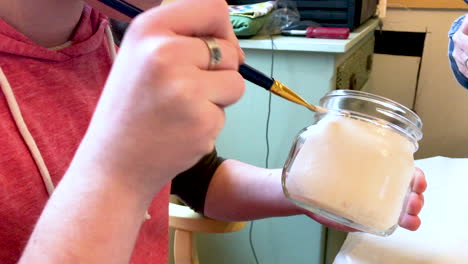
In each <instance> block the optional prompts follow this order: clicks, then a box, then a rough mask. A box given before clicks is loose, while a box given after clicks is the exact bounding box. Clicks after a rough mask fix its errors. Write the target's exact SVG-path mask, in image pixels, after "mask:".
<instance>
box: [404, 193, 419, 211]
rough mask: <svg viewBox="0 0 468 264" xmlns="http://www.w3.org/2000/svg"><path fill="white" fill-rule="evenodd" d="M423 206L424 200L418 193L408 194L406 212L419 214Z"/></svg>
mask: <svg viewBox="0 0 468 264" xmlns="http://www.w3.org/2000/svg"><path fill="white" fill-rule="evenodd" d="M422 208H423V200H422V199H421V198H420V196H419V195H418V194H417V193H414V192H413V193H410V194H409V196H408V205H407V206H406V214H408V215H414V216H417V215H418V214H419V213H420V212H421V209H422Z"/></svg>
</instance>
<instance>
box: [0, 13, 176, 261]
mask: <svg viewBox="0 0 468 264" xmlns="http://www.w3.org/2000/svg"><path fill="white" fill-rule="evenodd" d="M107 25H108V21H107V19H106V18H105V17H104V16H102V15H100V14H98V13H97V12H95V11H93V10H92V9H91V8H90V7H85V9H84V11H83V15H82V18H81V21H80V23H79V25H78V27H77V29H76V32H75V33H74V35H73V36H72V38H71V41H72V45H71V46H69V47H67V48H64V49H61V50H58V51H52V50H48V49H46V48H43V47H41V46H38V45H36V44H34V43H33V42H32V41H30V40H29V39H27V38H26V37H25V36H24V35H22V34H21V33H19V32H17V31H16V30H15V29H13V28H12V27H10V26H9V25H8V24H6V23H5V22H4V21H2V20H0V68H1V70H2V71H3V72H4V74H5V76H6V78H7V80H8V83H9V84H10V86H11V88H12V90H13V93H14V95H15V98H16V101H17V103H18V105H19V108H20V110H21V112H22V115H23V118H24V121H25V123H26V125H27V126H28V128H29V131H30V132H31V134H32V136H33V138H34V139H35V141H36V143H37V146H38V148H39V150H40V152H41V154H42V157H43V158H44V161H45V164H46V166H47V168H48V170H49V172H50V175H51V178H52V181H53V183H54V185H57V183H58V182H59V181H60V179H61V178H62V176H63V175H64V173H65V171H66V170H67V168H68V166H69V164H70V161H71V160H72V157H73V155H74V153H75V151H76V149H77V147H78V145H79V143H80V141H81V139H82V137H83V136H84V134H85V131H86V129H87V127H88V124H89V121H90V119H91V115H92V114H93V111H94V109H95V106H96V103H97V100H98V98H99V95H100V93H101V90H102V88H103V86H104V83H105V80H106V78H107V75H108V73H109V70H110V67H111V64H112V58H111V55H110V52H109V47H108V45H107V40H106V37H105V36H106V35H105V28H106V27H107ZM0 131H1V136H0V263H2V264H10V263H11V264H13V263H16V262H17V261H18V259H19V257H20V255H21V252H22V250H23V248H24V246H25V245H26V243H27V240H28V238H29V236H30V234H31V232H32V230H33V228H34V225H35V223H36V221H37V219H38V217H39V215H40V214H41V211H42V209H43V208H44V206H45V203H46V201H47V199H48V194H47V191H46V189H45V187H44V183H43V181H42V179H41V175H40V173H39V170H38V167H37V166H36V163H35V162H34V160H33V158H32V156H31V154H30V151H29V149H28V148H27V146H26V144H25V142H24V140H23V138H22V137H21V135H20V134H19V132H18V128H17V125H16V124H15V121H14V120H13V118H12V114H11V110H10V108H9V107H8V105H7V102H6V98H5V95H4V94H3V93H2V92H1V90H0ZM169 189H170V188H169V186H166V187H165V188H164V189H163V190H162V191H161V193H160V194H158V196H157V197H156V198H155V199H154V201H153V204H152V205H151V208H150V209H149V213H150V215H151V216H152V218H151V219H149V220H147V221H146V222H145V223H144V224H143V226H142V228H141V230H140V235H139V238H138V241H137V245H136V247H135V251H134V254H133V257H132V263H167V248H168V240H167V236H168V199H169ZM109 239H112V237H111V236H110V235H109Z"/></svg>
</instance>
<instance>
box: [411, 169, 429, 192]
mask: <svg viewBox="0 0 468 264" xmlns="http://www.w3.org/2000/svg"><path fill="white" fill-rule="evenodd" d="M426 188H427V181H426V176H425V175H424V172H423V171H422V170H421V169H419V168H416V170H415V172H414V177H413V184H412V185H411V190H412V191H413V192H416V193H423V192H424V191H426Z"/></svg>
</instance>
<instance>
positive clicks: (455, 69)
mask: <svg viewBox="0 0 468 264" xmlns="http://www.w3.org/2000/svg"><path fill="white" fill-rule="evenodd" d="M464 19H465V16H461V17H459V18H458V19H457V20H455V22H454V23H453V24H452V27H451V28H450V31H449V34H448V36H449V53H448V56H449V60H450V67H451V68H452V71H453V74H454V75H455V78H456V79H457V81H458V83H460V85H461V86H463V87H465V88H466V89H468V78H467V77H466V76H465V75H463V74H462V73H461V72H460V70H459V69H458V66H457V63H456V62H455V58H454V57H453V50H454V48H455V43H454V42H453V39H452V37H453V35H454V34H455V32H457V31H458V29H460V26H461V25H462V23H463V20H464Z"/></svg>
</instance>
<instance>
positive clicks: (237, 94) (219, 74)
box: [200, 71, 245, 107]
mask: <svg viewBox="0 0 468 264" xmlns="http://www.w3.org/2000/svg"><path fill="white" fill-rule="evenodd" d="M200 76H201V77H200V78H202V79H203V81H204V83H205V87H206V92H207V97H208V100H209V101H211V102H212V103H214V104H216V105H218V106H220V107H226V106H229V105H231V104H233V103H235V102H237V101H238V100H239V99H240V98H241V96H242V94H243V93H244V89H245V81H244V79H243V78H242V76H241V75H240V74H239V73H238V72H237V71H201V74H200ZM202 83H203V82H202Z"/></svg>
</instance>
